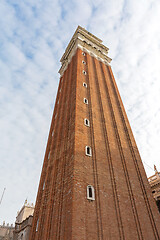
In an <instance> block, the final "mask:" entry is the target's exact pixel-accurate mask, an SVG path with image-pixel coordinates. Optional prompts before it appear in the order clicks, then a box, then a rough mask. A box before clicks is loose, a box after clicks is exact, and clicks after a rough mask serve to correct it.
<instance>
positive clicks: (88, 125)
mask: <svg viewBox="0 0 160 240" xmlns="http://www.w3.org/2000/svg"><path fill="white" fill-rule="evenodd" d="M86 121H88V124H87V123H86ZM84 125H85V126H87V127H90V122H89V120H88V119H87V118H85V119H84Z"/></svg>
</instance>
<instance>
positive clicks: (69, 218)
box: [30, 48, 160, 240]
mask: <svg viewBox="0 0 160 240" xmlns="http://www.w3.org/2000/svg"><path fill="white" fill-rule="evenodd" d="M82 60H84V61H85V62H86V64H83V63H82ZM83 70H84V71H86V73H87V74H86V75H85V74H83ZM124 71H125V69H124ZM84 82H85V83H87V88H86V87H84V86H83V83H84ZM84 98H86V99H88V105H87V104H84V102H83V99H84ZM55 116H56V117H55ZM85 118H87V119H89V121H90V127H87V126H85V124H84V119H85ZM53 130H54V134H52V132H53ZM85 146H91V149H92V156H91V157H89V156H86V154H85ZM49 152H50V157H49V159H48V154H49ZM44 182H45V187H44ZM88 185H92V186H93V187H94V189H95V201H89V200H87V186H88ZM37 220H38V221H39V223H38V226H37ZM36 226H37V231H36ZM159 229H160V216H159V213H158V210H157V207H156V205H155V202H154V200H153V197H152V193H151V189H150V186H149V184H148V182H147V177H146V174H145V171H144V168H143V165H142V162H141V159H140V156H139V152H138V149H137V146H136V143H135V140H134V137H133V134H132V131H131V128H130V125H129V122H128V119H127V116H126V113H125V110H124V107H123V104H122V101H121V98H120V95H119V93H118V89H117V86H116V83H115V80H114V76H113V73H112V70H111V67H110V66H108V65H106V64H105V63H103V62H101V61H99V60H97V59H96V58H95V57H93V56H90V55H89V54H88V53H86V54H85V56H83V55H82V50H80V49H79V48H78V49H77V50H76V52H75V54H74V56H73V57H72V60H71V62H70V63H69V65H68V67H67V69H66V70H65V71H64V74H63V76H62V77H61V79H60V83H59V89H58V94H57V99H56V104H55V109H54V113H53V118H52V123H51V128H50V133H49V138H48V144H47V149H46V154H45V158H44V164H43V169H42V174H41V179H40V184H39V190H38V195H37V200H36V206H35V212H34V218H33V226H32V231H31V235H30V240H107V239H112V240H117V239H126V240H136V239H144V240H152V239H153V240H154V239H157V240H158V239H159V238H160V237H159V236H160V235H159Z"/></svg>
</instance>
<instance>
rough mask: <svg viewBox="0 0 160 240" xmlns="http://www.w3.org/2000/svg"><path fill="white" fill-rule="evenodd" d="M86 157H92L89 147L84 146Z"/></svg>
mask: <svg viewBox="0 0 160 240" xmlns="http://www.w3.org/2000/svg"><path fill="white" fill-rule="evenodd" d="M86 155H87V156H89V157H91V156H92V150H91V147H89V146H86Z"/></svg>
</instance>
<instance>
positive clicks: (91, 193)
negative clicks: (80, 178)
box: [87, 185, 95, 201]
mask: <svg viewBox="0 0 160 240" xmlns="http://www.w3.org/2000/svg"><path fill="white" fill-rule="evenodd" d="M87 199H88V200H91V201H94V200H95V193H94V187H93V186H91V185H88V186H87Z"/></svg>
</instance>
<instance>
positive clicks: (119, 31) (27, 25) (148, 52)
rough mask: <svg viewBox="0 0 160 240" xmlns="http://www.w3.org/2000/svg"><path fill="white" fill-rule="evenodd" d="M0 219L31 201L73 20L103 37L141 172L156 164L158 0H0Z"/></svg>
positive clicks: (159, 157)
mask: <svg viewBox="0 0 160 240" xmlns="http://www.w3.org/2000/svg"><path fill="white" fill-rule="evenodd" d="M0 16H1V20H0V198H1V196H2V193H3V189H4V188H6V191H5V193H4V197H3V199H2V202H1V204H0V224H2V223H3V221H6V223H10V224H11V223H14V222H15V219H16V214H17V211H18V210H20V209H21V207H22V206H23V204H24V201H25V199H27V200H28V202H29V203H32V202H33V203H35V199H36V194H37V189H38V183H39V179H40V173H41V169H42V163H43V158H44V153H45V148H46V143H47V137H48V133H49V128H50V123H51V117H52V113H53V109H54V102H55V98H56V92H57V88H58V83H59V74H58V70H59V68H60V61H59V60H60V58H61V56H62V54H63V53H64V51H65V48H66V47H67V44H68V43H69V41H70V39H71V37H72V35H73V33H74V32H75V30H76V28H77V26H78V25H80V26H82V27H84V28H86V29H87V30H88V31H89V32H91V33H92V34H94V35H96V36H97V37H99V38H100V39H102V40H103V44H104V45H106V46H107V47H108V48H109V49H110V50H109V57H111V58H112V59H113V60H112V63H111V66H112V70H113V73H114V75H115V78H116V82H117V85H118V88H119V91H120V94H121V97H122V100H123V103H124V106H125V109H126V112H127V115H128V118H129V121H130V124H131V127H132V130H133V134H134V137H135V139H136V142H137V145H138V148H139V151H140V155H141V158H142V161H143V163H144V167H145V170H146V173H147V176H151V175H153V174H154V170H153V165H154V164H155V165H156V166H157V169H158V170H159V171H160V140H159V139H160V30H159V23H160V1H159V0H147V1H146V0H134V1H133V0H107V1H106V0H85V1H84V0H81V1H78V0H68V1H64V0H36V1H33V0H23V1H19V0H1V1H0Z"/></svg>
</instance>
